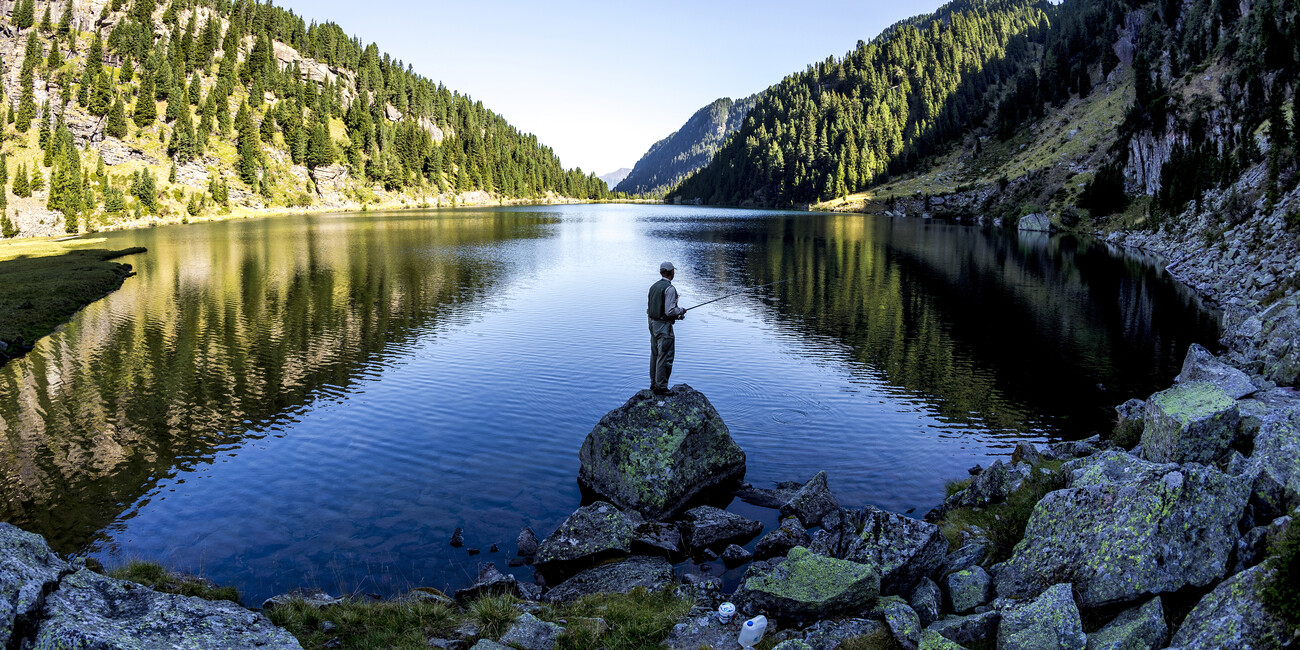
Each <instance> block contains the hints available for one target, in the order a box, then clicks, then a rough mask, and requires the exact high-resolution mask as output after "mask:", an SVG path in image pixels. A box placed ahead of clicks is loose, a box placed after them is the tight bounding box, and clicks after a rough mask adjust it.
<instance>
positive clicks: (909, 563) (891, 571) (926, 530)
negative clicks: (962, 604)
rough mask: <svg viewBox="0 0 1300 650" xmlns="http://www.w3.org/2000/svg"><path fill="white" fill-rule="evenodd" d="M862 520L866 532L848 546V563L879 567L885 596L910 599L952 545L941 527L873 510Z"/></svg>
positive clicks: (868, 509)
mask: <svg viewBox="0 0 1300 650" xmlns="http://www.w3.org/2000/svg"><path fill="white" fill-rule="evenodd" d="M859 517H860V521H861V526H862V532H861V533H859V534H858V535H857V536H855V537H854V538H853V539H852V540H850V541H849V542H848V549H847V551H846V552H845V553H844V559H846V560H851V561H853V562H860V563H863V564H870V565H872V566H875V567H876V568H877V569H878V570H879V571H880V592H881V593H883V594H886V595H891V594H894V595H900V596H901V595H907V594H908V593H911V591H912V587H914V586H916V583H917V582H919V581H920V580H921V579H922V578H924V577H926V576H928V575H930V574H931V573H933V572H934V570H935V569H936V568H938V567H939V565H940V564H941V563H942V562H943V559H944V553H945V552H946V551H947V550H948V541H947V540H945V539H944V537H943V535H942V534H941V533H940V532H939V527H938V526H936V525H934V524H931V523H927V522H924V521H921V520H919V519H912V518H910V517H905V516H903V515H898V514H894V513H892V512H885V511H884V510H881V509H879V508H874V507H872V506H867V507H865V508H863V509H862V510H861V511H860V513H855V517H854V518H859Z"/></svg>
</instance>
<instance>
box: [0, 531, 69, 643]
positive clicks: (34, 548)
mask: <svg viewBox="0 0 1300 650" xmlns="http://www.w3.org/2000/svg"><path fill="white" fill-rule="evenodd" d="M72 570H73V569H72V567H71V566H70V565H69V564H68V563H67V562H64V561H63V559H62V558H60V557H59V556H57V555H55V554H54V551H51V550H50V547H49V545H48V544H46V543H45V539H44V538H42V537H41V536H40V535H37V534H36V533H29V532H27V531H25V530H22V529H20V528H18V527H16V526H13V525H10V524H6V523H0V647H3V648H9V647H16V646H17V644H14V645H10V639H12V638H13V636H14V633H15V631H16V630H18V629H19V628H31V627H33V626H35V624H36V622H37V620H38V619H39V617H40V611H41V606H42V605H44V604H45V597H46V595H48V594H49V592H51V591H53V590H54V589H56V588H58V586H59V580H60V579H61V578H62V577H63V576H64V575H67V574H69V573H71V572H72Z"/></svg>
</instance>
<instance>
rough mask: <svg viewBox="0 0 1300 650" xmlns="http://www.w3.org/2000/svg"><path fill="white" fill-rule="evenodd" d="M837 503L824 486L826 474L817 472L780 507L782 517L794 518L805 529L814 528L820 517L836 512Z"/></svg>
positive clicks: (837, 508)
mask: <svg viewBox="0 0 1300 650" xmlns="http://www.w3.org/2000/svg"><path fill="white" fill-rule="evenodd" d="M839 509H840V503H839V501H836V500H835V495H834V494H831V490H830V488H829V487H827V485H826V472H817V475H816V476H814V477H812V480H810V481H808V482H807V483H805V484H804V486H803V487H801V488H799V491H798V492H795V493H794V496H793V497H791V498H790V501H789V502H787V503H786V504H785V505H783V506H781V516H782V517H796V518H798V519H799V523H801V524H803V525H804V526H805V527H808V526H816V525H817V524H818V523H820V522H821V520H822V517H825V516H826V515H828V514H830V513H832V512H838V511H839Z"/></svg>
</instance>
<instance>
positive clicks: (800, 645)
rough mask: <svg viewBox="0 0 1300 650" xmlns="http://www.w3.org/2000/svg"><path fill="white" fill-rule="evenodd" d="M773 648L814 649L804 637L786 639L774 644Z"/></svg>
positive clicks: (791, 649)
mask: <svg viewBox="0 0 1300 650" xmlns="http://www.w3.org/2000/svg"><path fill="white" fill-rule="evenodd" d="M772 650H812V646H810V645H808V642H807V641H804V640H803V639H786V640H785V641H782V642H780V643H778V644H776V645H774V646H772Z"/></svg>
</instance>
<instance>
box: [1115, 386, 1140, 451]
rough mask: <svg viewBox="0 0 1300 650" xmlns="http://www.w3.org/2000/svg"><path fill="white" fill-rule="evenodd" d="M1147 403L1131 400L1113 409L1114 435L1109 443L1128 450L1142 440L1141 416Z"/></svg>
mask: <svg viewBox="0 0 1300 650" xmlns="http://www.w3.org/2000/svg"><path fill="white" fill-rule="evenodd" d="M1146 409H1147V403H1146V402H1143V401H1142V400H1140V399H1136V398H1135V399H1131V400H1129V401H1127V402H1124V403H1123V404H1120V405H1119V406H1116V407H1115V433H1114V434H1113V435H1112V436H1111V441H1112V442H1114V443H1115V444H1117V445H1119V446H1121V447H1124V448H1125V449H1129V448H1131V447H1133V445H1136V444H1137V443H1138V442H1140V441H1141V440H1142V414H1143V413H1144V412H1146Z"/></svg>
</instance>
